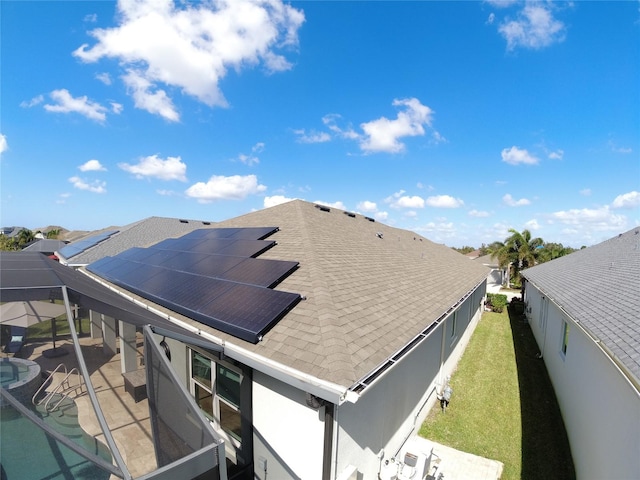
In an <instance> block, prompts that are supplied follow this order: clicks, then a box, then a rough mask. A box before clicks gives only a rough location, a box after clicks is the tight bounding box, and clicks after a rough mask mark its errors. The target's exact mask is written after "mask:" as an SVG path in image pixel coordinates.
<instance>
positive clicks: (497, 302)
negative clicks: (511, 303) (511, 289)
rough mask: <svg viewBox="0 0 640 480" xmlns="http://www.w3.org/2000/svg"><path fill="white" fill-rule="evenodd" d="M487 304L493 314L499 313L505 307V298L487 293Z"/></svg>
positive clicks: (500, 294)
mask: <svg viewBox="0 0 640 480" xmlns="http://www.w3.org/2000/svg"><path fill="white" fill-rule="evenodd" d="M487 304H488V305H490V306H491V310H493V311H494V312H496V313H501V312H502V311H503V310H504V307H506V306H507V296H506V295H504V294H502V293H487Z"/></svg>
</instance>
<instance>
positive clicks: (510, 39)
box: [498, 3, 566, 50]
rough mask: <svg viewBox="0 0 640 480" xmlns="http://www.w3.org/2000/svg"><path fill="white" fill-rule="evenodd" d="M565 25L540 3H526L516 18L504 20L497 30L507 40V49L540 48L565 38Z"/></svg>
mask: <svg viewBox="0 0 640 480" xmlns="http://www.w3.org/2000/svg"><path fill="white" fill-rule="evenodd" d="M565 30H566V29H565V26H564V23H562V22H561V21H559V20H556V19H555V18H554V17H553V14H552V12H551V9H550V8H547V7H546V6H545V5H544V4H541V3H527V4H526V5H525V7H524V8H523V9H522V11H521V12H520V14H519V15H518V18H517V19H516V20H511V21H506V22H504V23H502V24H501V25H500V26H499V27H498V31H499V32H500V34H501V35H502V36H503V37H504V38H505V39H506V41H507V50H515V49H516V48H517V47H524V48H531V49H540V48H543V47H548V46H549V45H552V44H554V43H557V42H562V41H563V40H564V38H565Z"/></svg>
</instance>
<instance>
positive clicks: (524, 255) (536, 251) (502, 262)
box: [487, 228, 544, 280]
mask: <svg viewBox="0 0 640 480" xmlns="http://www.w3.org/2000/svg"><path fill="white" fill-rule="evenodd" d="M509 233H510V234H511V235H510V236H509V237H507V238H506V239H505V241H504V242H493V243H492V244H491V245H489V247H487V249H488V250H489V252H490V254H491V258H497V259H498V266H499V267H500V268H501V269H506V270H507V277H511V276H512V275H513V276H512V277H511V278H514V279H518V280H519V277H520V271H521V270H523V269H525V268H528V267H533V266H534V265H535V264H536V263H539V261H538V258H539V257H540V252H541V248H542V247H543V245H544V240H542V239H541V238H539V237H536V238H531V232H530V231H529V230H523V231H522V233H520V232H518V231H517V230H515V229H513V228H511V229H509Z"/></svg>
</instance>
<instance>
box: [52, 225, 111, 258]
mask: <svg viewBox="0 0 640 480" xmlns="http://www.w3.org/2000/svg"><path fill="white" fill-rule="evenodd" d="M116 233H118V230H109V231H107V232H102V233H99V234H97V235H92V236H90V237H88V238H83V239H82V240H78V241H77V242H73V243H70V244H69V245H67V246H65V247H62V248H61V249H60V252H59V253H60V255H62V256H63V257H64V258H67V259H69V258H71V257H75V256H76V255H78V254H79V253H82V252H84V251H85V250H88V249H89V248H91V247H93V246H95V245H97V244H98V243H100V242H103V241H105V240H106V239H107V238H109V237H111V236H112V235H114V234H116Z"/></svg>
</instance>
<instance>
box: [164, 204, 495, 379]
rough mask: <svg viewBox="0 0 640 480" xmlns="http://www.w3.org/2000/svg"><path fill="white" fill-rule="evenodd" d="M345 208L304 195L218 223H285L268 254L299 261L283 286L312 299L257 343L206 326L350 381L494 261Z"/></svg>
mask: <svg viewBox="0 0 640 480" xmlns="http://www.w3.org/2000/svg"><path fill="white" fill-rule="evenodd" d="M344 213H345V212H343V211H341V210H336V209H331V211H330V212H325V211H322V210H320V209H318V208H315V207H314V205H313V204H311V203H307V202H303V201H300V200H295V201H291V202H288V203H286V204H282V205H278V206H276V207H272V208H268V209H264V210H260V211H257V212H253V213H249V214H247V215H244V216H241V217H237V218H233V219H230V220H226V221H223V222H219V223H217V224H216V227H258V226H265V225H273V226H278V227H279V231H278V232H276V233H275V234H273V235H271V236H270V237H269V238H268V239H269V240H275V241H276V242H277V245H276V246H274V247H273V248H271V249H270V250H268V251H267V252H265V253H263V254H262V255H261V256H260V258H273V259H278V260H291V261H297V262H299V263H300V265H299V268H298V269H297V270H296V271H295V272H294V273H293V274H292V275H290V276H289V277H287V278H286V279H285V280H284V281H283V282H282V283H281V284H280V285H278V286H277V287H276V288H277V289H279V290H285V291H290V292H295V293H299V294H301V295H303V296H305V297H306V299H305V300H303V301H302V302H300V303H299V304H298V305H297V306H296V307H295V308H294V309H293V310H292V311H290V312H289V313H288V314H287V315H286V316H285V317H284V318H283V319H281V320H280V321H279V322H278V324H276V325H275V326H274V327H273V328H272V329H271V330H270V331H269V332H268V333H267V334H266V335H265V336H264V339H263V340H262V341H261V342H259V343H258V344H256V345H252V344H249V343H248V342H242V341H241V340H239V339H237V338H234V337H232V336H230V335H227V334H224V333H222V332H219V331H217V330H213V329H210V328H209V327H206V326H204V325H200V324H197V326H198V328H201V329H202V330H209V331H210V333H212V334H214V335H216V336H218V337H220V338H223V339H225V340H226V341H229V342H231V343H234V344H236V345H240V346H242V347H243V348H245V349H247V350H251V351H253V352H255V353H257V354H259V355H262V356H263V357H266V358H268V359H271V360H274V361H277V362H280V363H281V364H283V365H286V366H289V367H292V368H295V369H297V370H299V371H302V372H304V373H307V374H310V375H313V376H316V377H317V378H321V379H323V380H327V381H330V382H333V383H336V384H338V385H341V386H344V387H346V388H348V387H350V386H352V385H354V384H355V383H356V382H357V381H358V380H359V379H361V378H363V377H364V376H366V375H367V374H369V373H370V372H372V371H373V370H374V369H375V368H376V367H378V366H379V365H381V364H383V363H384V362H385V361H386V360H387V359H388V358H389V357H390V356H392V355H393V354H394V353H396V352H397V351H398V350H399V349H401V348H402V347H403V346H404V345H406V344H407V343H408V342H410V341H411V340H412V339H413V338H414V337H415V336H416V335H418V334H419V333H420V332H421V331H423V330H424V329H425V328H426V327H428V326H429V325H430V324H432V323H433V322H435V321H436V320H437V319H438V318H439V317H440V316H441V315H442V314H443V313H445V312H447V311H448V310H449V309H450V308H451V307H452V306H453V305H455V304H456V303H457V302H458V301H459V300H461V299H462V298H463V297H464V296H465V295H467V294H468V293H469V292H470V291H472V290H473V289H474V288H475V287H476V286H477V285H478V284H479V283H481V282H482V281H484V280H485V279H486V278H487V275H488V273H489V270H488V269H487V268H486V267H484V266H482V265H480V264H478V263H476V262H471V261H469V259H468V258H467V257H465V256H464V255H461V254H459V253H457V252H456V251H454V250H452V249H451V248H449V247H446V246H444V245H438V244H435V243H433V242H430V241H429V240H427V239H426V238H424V237H421V236H420V235H417V234H415V233H413V232H409V231H407V230H400V229H396V228H393V227H389V226H386V225H383V224H380V223H378V222H371V221H369V220H368V219H366V218H365V217H363V216H361V215H356V216H354V217H352V216H349V215H345V214H344ZM176 317H177V318H181V319H183V320H185V321H189V320H188V319H185V318H184V317H180V316H178V315H176ZM190 323H192V324H194V325H196V324H195V323H193V322H190Z"/></svg>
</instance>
